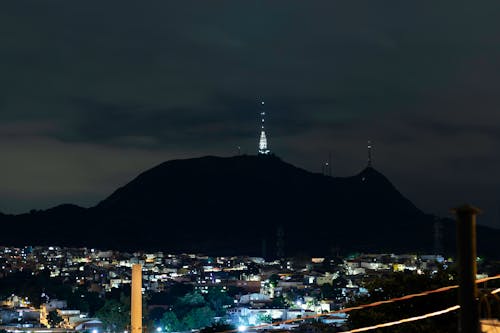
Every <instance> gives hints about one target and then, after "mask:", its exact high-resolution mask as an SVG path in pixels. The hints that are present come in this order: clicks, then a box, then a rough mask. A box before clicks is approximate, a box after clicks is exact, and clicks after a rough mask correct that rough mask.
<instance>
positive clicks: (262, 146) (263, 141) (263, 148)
mask: <svg viewBox="0 0 500 333" xmlns="http://www.w3.org/2000/svg"><path fill="white" fill-rule="evenodd" d="M260 105H262V107H264V102H260ZM260 116H261V125H260V126H261V128H260V139H259V154H261V155H267V154H269V153H270V152H271V151H270V150H269V149H268V147H267V137H266V131H265V127H264V123H265V116H266V113H265V112H264V111H262V112H261V113H260Z"/></svg>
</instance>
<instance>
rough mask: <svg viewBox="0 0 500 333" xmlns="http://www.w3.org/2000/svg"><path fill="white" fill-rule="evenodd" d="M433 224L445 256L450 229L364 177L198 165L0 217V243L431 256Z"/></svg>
mask: <svg viewBox="0 0 500 333" xmlns="http://www.w3.org/2000/svg"><path fill="white" fill-rule="evenodd" d="M436 221H439V223H440V226H441V235H442V237H441V240H440V243H441V245H442V246H443V249H444V251H445V253H448V254H453V253H454V252H455V243H454V240H455V231H454V222H453V221H451V220H447V219H444V220H443V219H437V218H436V217H435V216H432V215H429V214H425V213H424V212H422V211H421V210H419V209H418V208H417V207H415V205H413V204H412V203H411V202H410V201H409V200H408V199H406V198H405V197H404V196H403V195H402V194H401V193H399V192H398V190H397V189H396V188H395V187H394V185H393V184H392V183H391V182H390V181H389V180H388V179H387V178H386V177H385V176H384V175H383V174H381V173H380V172H378V171H377V170H375V169H374V168H372V167H367V168H365V169H364V170H362V171H361V172H360V173H359V174H357V175H355V176H352V177H342V178H340V177H329V176H325V175H322V174H317V173H311V172H308V171H306V170H303V169H300V168H297V167H295V166H293V165H291V164H289V163H286V162H284V161H282V160H281V159H280V158H278V157H276V156H274V155H259V156H247V155H243V156H235V157H228V158H222V157H214V156H207V157H201V158H193V159H185V160H173V161H168V162H165V163H162V164H160V165H158V166H156V167H154V168H152V169H150V170H147V171H145V172H143V173H142V174H140V175H139V176H138V177H136V178H135V179H133V180H132V181H131V182H129V183H128V184H126V185H125V186H123V187H121V188H119V189H117V190H116V191H115V192H114V193H112V194H111V195H110V196H109V197H108V198H106V199H104V200H103V201H101V202H100V203H98V204H97V205H96V206H94V207H91V208H82V207H78V206H75V205H68V204H66V205H61V206H57V207H54V208H51V209H48V210H45V211H31V212H30V213H27V214H20V215H0V222H1V223H2V226H3V229H4V232H2V233H1V235H0V241H1V242H2V243H3V244H5V245H19V246H22V245H27V244H30V245H52V244H54V245H61V246H73V247H75V246H88V247H97V248H105V249H121V250H135V249H144V250H163V251H167V252H205V253H209V254H249V255H262V252H263V245H264V244H265V249H266V250H265V252H266V253H265V254H266V256H267V257H269V258H273V257H275V254H276V252H277V251H278V249H277V245H276V244H277V243H278V238H281V242H282V244H283V245H281V247H282V250H284V253H285V255H297V254H308V255H329V254H332V253H334V252H337V251H340V252H342V253H346V252H349V251H364V252H368V251H370V252H409V251H410V252H425V253H431V252H433V251H434V247H435V224H436ZM278 230H280V231H281V233H282V236H278ZM498 239H500V231H499V230H496V229H492V228H487V227H482V226H478V251H479V252H480V253H483V254H486V255H491V256H495V255H496V252H497V251H495V245H496V242H497V241H498Z"/></svg>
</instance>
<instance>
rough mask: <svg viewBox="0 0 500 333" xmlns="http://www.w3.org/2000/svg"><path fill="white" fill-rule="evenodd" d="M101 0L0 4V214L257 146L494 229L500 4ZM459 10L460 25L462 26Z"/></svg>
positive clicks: (86, 200)
mask: <svg viewBox="0 0 500 333" xmlns="http://www.w3.org/2000/svg"><path fill="white" fill-rule="evenodd" d="M116 4H117V3H114V2H113V1H111V2H107V3H101V4H99V6H94V5H92V3H90V2H89V3H86V4H82V5H79V6H74V5H72V4H69V3H68V2H65V1H53V2H50V3H40V2H36V1H30V2H29V5H28V6H25V5H21V4H18V3H9V4H7V5H6V6H5V10H3V11H2V13H0V22H1V23H0V27H1V28H2V29H0V31H1V33H0V34H2V39H3V40H5V44H4V46H3V50H4V52H2V53H1V54H0V68H1V69H2V73H3V80H2V83H1V86H2V89H1V90H0V108H1V111H2V112H1V113H0V139H1V140H0V149H1V151H2V155H3V160H4V163H2V164H1V165H0V184H2V187H1V189H0V211H1V212H3V213H21V212H27V211H29V210H30V209H46V208H49V207H52V206H54V205H57V204H60V203H63V202H69V203H75V204H78V205H82V206H92V205H94V204H96V203H97V202H99V201H100V200H102V199H104V198H105V197H106V196H108V195H109V194H110V193H111V192H112V191H114V190H115V189H116V188H117V187H119V186H122V185H124V184H125V183H127V182H128V181H130V180H131V179H132V178H133V177H135V176H136V175H138V174H139V173H140V172H142V171H144V170H146V169H149V168H151V167H153V166H154V165H157V164H159V163H161V162H164V161H166V160H170V159H177V158H191V157H198V156H203V155H219V156H230V155H236V154H237V151H238V148H237V147H241V152H242V153H249V154H250V153H251V154H254V153H256V152H255V151H256V147H255V144H256V135H257V134H258V133H256V123H257V121H258V119H257V116H258V112H259V110H258V107H257V106H258V103H259V101H261V100H264V101H265V102H266V112H268V114H269V118H268V119H266V122H267V121H269V125H270V128H271V133H272V134H271V136H272V142H271V144H272V151H273V153H275V154H276V155H278V156H280V157H281V158H283V159H284V160H286V161H288V162H290V163H292V164H294V165H297V166H299V167H302V168H305V169H307V170H310V171H314V172H321V169H322V166H323V164H324V163H325V162H326V161H329V156H331V168H332V174H333V176H349V175H353V174H356V173H358V172H359V171H360V170H362V168H363V167H364V166H365V165H366V142H367V140H372V142H373V144H374V161H373V163H374V167H375V168H376V169H377V170H380V171H381V172H383V173H384V174H385V175H387V177H388V178H389V179H391V181H392V182H393V183H394V184H395V185H396V187H397V188H398V189H399V190H400V191H401V192H402V193H404V194H405V196H406V197H408V198H409V199H410V200H411V201H412V202H414V203H415V204H416V205H417V206H418V207H419V208H421V209H422V210H424V211H426V212H429V213H435V214H438V215H440V216H445V217H450V216H451V215H450V214H449V212H448V210H449V209H450V208H451V207H454V206H456V205H457V204H460V203H463V202H469V203H472V204H474V205H476V206H479V207H481V208H482V209H483V211H484V214H482V215H480V216H479V217H478V223H480V224H485V225H489V226H493V227H496V228H500V209H499V204H500V193H499V191H498V187H499V185H500V177H498V171H497V170H498V169H499V167H500V156H498V154H497V152H498V148H499V146H500V137H499V136H498V133H499V131H500V128H499V127H500V125H499V124H500V118H499V113H498V112H497V110H498V108H499V107H500V98H499V97H498V95H497V91H498V89H499V88H500V81H499V76H498V74H499V71H498V68H500V60H499V59H500V57H498V52H499V50H498V46H497V44H498V43H497V42H496V41H497V36H498V35H499V34H500V26H499V24H498V22H497V19H496V18H497V16H498V15H497V14H498V12H499V11H500V8H499V6H500V5H499V4H497V3H495V2H488V3H485V4H483V5H482V6H477V5H474V4H456V3H455V2H451V1H447V2H445V3H442V4H439V5H437V4H435V3H433V4H425V3H405V4H397V5H394V4H390V3H377V4H376V3H370V2H366V3H361V4H360V5H357V4H353V3H331V2H324V3H318V4H314V5H313V4H311V3H303V2H298V1H287V2H286V5H284V4H283V3H274V2H273V3H269V2H262V3H255V4H248V3H243V2H235V1H232V2H226V3H224V4H220V5H208V4H200V3H194V2H189V1H186V2H182V3H155V4H149V5H144V4H136V3H134V2H131V1H122V2H120V3H119V6H117V5H116ZM464 22H468V23H469V24H464Z"/></svg>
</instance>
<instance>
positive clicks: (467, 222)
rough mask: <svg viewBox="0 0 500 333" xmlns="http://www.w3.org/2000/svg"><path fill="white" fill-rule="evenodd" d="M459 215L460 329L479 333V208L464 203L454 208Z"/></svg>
mask: <svg viewBox="0 0 500 333" xmlns="http://www.w3.org/2000/svg"><path fill="white" fill-rule="evenodd" d="M452 212H454V213H455V214H456V216H457V255H458V284H459V288H458V302H459V305H460V310H459V318H458V331H459V332H460V333H479V332H481V331H480V325H479V301H478V294H477V284H476V273H477V265H476V215H477V214H478V213H479V212H480V210H479V209H477V208H475V207H472V206H469V205H463V206H460V207H457V208H455V209H453V210H452Z"/></svg>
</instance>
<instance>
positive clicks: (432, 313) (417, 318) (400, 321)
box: [343, 305, 460, 333]
mask: <svg viewBox="0 0 500 333" xmlns="http://www.w3.org/2000/svg"><path fill="white" fill-rule="evenodd" d="M458 309H460V305H455V306H452V307H450V308H448V309H444V310H440V311H436V312H431V313H426V314H424V315H421V316H416V317H411V318H405V319H401V320H397V321H391V322H389V323H384V324H378V325H373V326H368V327H362V328H356V329H354V330H350V331H345V332H343V333H357V332H365V331H371V330H374V329H377V328H382V327H388V326H394V325H400V324H404V323H409V322H412V321H417V320H422V319H426V318H431V317H435V316H440V315H442V314H445V313H448V312H452V311H455V310H458Z"/></svg>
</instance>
